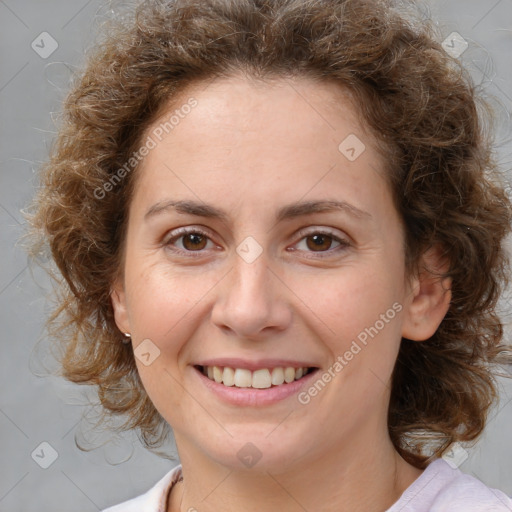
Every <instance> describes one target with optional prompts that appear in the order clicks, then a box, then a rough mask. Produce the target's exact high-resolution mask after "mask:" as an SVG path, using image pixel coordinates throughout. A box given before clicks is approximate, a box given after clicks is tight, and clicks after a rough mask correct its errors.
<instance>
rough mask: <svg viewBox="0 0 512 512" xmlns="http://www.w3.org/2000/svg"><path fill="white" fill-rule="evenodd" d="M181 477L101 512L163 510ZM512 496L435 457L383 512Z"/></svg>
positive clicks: (490, 509) (488, 508) (507, 501)
mask: <svg viewBox="0 0 512 512" xmlns="http://www.w3.org/2000/svg"><path fill="white" fill-rule="evenodd" d="M181 478H182V474H181V465H178V466H176V467H175V468H174V469H172V470H171V471H169V472H168V473H167V474H166V475H165V476H164V477H163V478H162V479H161V480H159V481H158V482H157V483H156V484H155V485H154V486H153V487H152V488H151V489H149V491H147V492H146V493H144V494H141V495H140V496H137V497H136V498H133V499H131V500H128V501H125V502H123V503H120V504H118V505H114V506H113V507H109V508H107V509H105V510H103V511H102V512H167V511H166V506H167V496H168V495H169V492H170V491H171V489H172V486H173V485H174V484H175V483H176V482H177V481H178V480H179V479H181ZM511 511H512V499H511V498H510V497H508V496H507V495H506V494H505V493H504V492H502V491H499V490H497V489H492V488H490V487H487V486H486V485H485V484H484V483H482V482H481V481H480V480H478V479H476V478H474V477H472V476H470V475H466V474H465V473H462V472H461V471H460V470H459V469H454V468H452V467H451V466H450V465H449V464H448V463H447V462H446V461H445V460H443V459H437V460H435V461H434V462H432V463H431V464H429V465H428V466H427V468H426V469H425V471H423V473H422V474H421V475H420V476H419V477H418V478H417V479H416V480H415V481H414V482H413V483H412V484H411V485H410V486H409V487H408V488H407V489H406V490H405V491H404V492H403V493H402V495H401V496H400V498H399V500H398V501H397V502H396V503H395V504H394V505H393V506H392V507H391V508H389V509H388V510H387V511H386V512H511Z"/></svg>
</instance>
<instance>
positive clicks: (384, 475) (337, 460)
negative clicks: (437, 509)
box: [167, 433, 422, 512]
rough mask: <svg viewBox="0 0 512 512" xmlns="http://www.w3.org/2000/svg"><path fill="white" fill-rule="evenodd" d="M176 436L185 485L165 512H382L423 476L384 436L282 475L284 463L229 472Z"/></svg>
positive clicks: (299, 463)
mask: <svg viewBox="0 0 512 512" xmlns="http://www.w3.org/2000/svg"><path fill="white" fill-rule="evenodd" d="M175 435H176V443H177V446H179V447H180V448H181V449H180V452H182V451H183V454H184V456H181V454H180V459H181V464H182V468H183V476H184V480H183V482H182V483H181V484H179V485H176V487H175V489H173V492H172V493H171V495H170V497H169V503H168V509H167V512H184V511H189V510H201V512H214V511H217V510H224V511H225V512H235V511H240V510H244V511H247V512H256V511H258V512H259V511H260V510H262V509H264V510H266V511H268V512H295V511H297V512H303V511H304V510H319V509H320V510H322V512H334V511H336V512H348V511H351V512H352V511H353V510H375V511H381V512H384V511H385V510H387V509H388V508H389V507H391V505H393V503H395V502H396V501H397V500H398V499H399V497H400V495H401V494H402V493H403V491H404V490H405V489H406V488H407V487H409V485H411V484H412V482H413V481H414V480H416V478H418V477H419V475H420V474H421V472H422V471H421V470H419V469H417V468H415V467H413V466H411V465H409V464H408V463H407V462H406V461H404V460H403V459H402V458H401V457H400V456H399V454H398V453H397V452H396V451H395V449H394V447H393V445H392V443H391V441H390V440H389V438H388V437H387V436H385V437H384V439H381V440H380V441H381V442H380V443H379V442H377V443H376V444H372V446H368V445H369V444H370V443H366V445H360V446H359V447H358V448H356V447H357V446H358V444H359V443H357V442H355V443H349V445H350V446H344V447H342V446H340V447H337V448H335V447H331V449H330V450H329V451H328V453H323V454H321V456H316V457H315V456H304V457H302V458H301V459H300V460H299V459H298V460H294V463H293V464H292V465H291V467H292V469H290V468H289V467H287V468H288V469H287V470H286V471H280V469H281V468H282V467H283V465H282V464H279V465H276V467H274V468H271V467H268V466H267V467H262V468H260V469H258V464H256V465H255V466H254V467H253V468H251V469H240V468H233V467H227V466H225V465H222V464H219V463H217V462H214V461H212V459H210V458H208V457H205V456H204V453H202V452H196V449H197V445H194V444H193V443H187V439H186V438H181V436H180V435H179V434H177V433H175ZM366 439H368V438H366ZM370 439H372V438H370ZM373 439H374V440H376V439H375V437H374V438H373ZM318 504H321V505H320V506H319V505H318Z"/></svg>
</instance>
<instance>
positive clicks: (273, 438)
mask: <svg viewBox="0 0 512 512" xmlns="http://www.w3.org/2000/svg"><path fill="white" fill-rule="evenodd" d="M478 102H480V99H479V98H478V97H476V95H475V92H474V90H473V88H472V85H471V82H470V80H469V78H468V77H467V75H466V73H465V72H464V71H463V70H462V69H461V68H460V66H459V65H458V63H457V61H455V60H454V59H453V58H452V57H450V56H449V55H448V54H446V53H445V52H444V50H443V48H442V47H441V46H440V44H439V43H437V42H436V41H435V38H434V35H433V34H432V33H431V32H430V29H429V26H428V25H426V24H425V22H424V21H421V20H415V19H414V18H412V17H408V16H406V14H401V13H400V12H399V11H397V10H396V9H395V8H394V7H393V5H391V3H389V2H367V1H363V0H326V1H309V0H275V1H272V2H266V1H261V0H237V1H236V2H235V1H233V0H207V1H205V0H201V1H199V0H177V1H167V2H161V1H146V2H144V3H142V4H141V5H140V6H139V7H138V9H137V12H136V15H135V16H134V17H133V19H128V18H125V19H124V20H123V21H122V22H121V23H119V25H118V26H117V27H110V28H109V31H108V35H107V36H106V37H105V38H104V40H102V41H101V43H99V44H98V47H97V50H96V52H95V53H94V54H93V55H92V56H91V57H90V60H89V63H88V66H87V69H86V70H85V72H84V74H83V76H82V77H81V79H80V80H79V81H78V82H77V84H76V85H75V87H74V88H73V90H72V91H71V93H70V95H69V96H68V98H67V101H66V104H65V113H66V121H65V124H64V125H63V126H62V128H61V131H60V133H59V136H58V138H57V141H56V144H55V146H54V148H53V152H52V155H51V159H50V161H49V162H48V164H47V165H46V166H45V167H44V169H43V175H42V178H43V184H42V188H41V191H40V194H39V197H38V202H37V205H36V211H35V213H34V217H33V219H32V222H33V225H34V227H35V229H37V230H39V231H41V232H43V233H44V236H45V238H46V239H47V240H48V243H49V247H50V248H51V252H52V256H53V258H54V260H55V262H56V264H57V266H58V269H59V271H60V273H61V274H62V276H63V282H62V286H63V288H62V291H63V294H62V295H61V303H60V308H59V309H58V310H57V311H56V312H55V315H54V316H53V318H52V322H53V323H52V325H53V326H54V328H55V329H54V330H55V331H56V330H57V329H60V331H59V336H60V339H61V342H62V343H63V344H64V347H66V350H65V353H64V354H63V357H62V361H61V362H62V368H63V371H62V375H63V376H64V377H66V378H67V379H69V380H71V381H73V382H81V383H94V384H97V385H98V388H99V396H100V398H101V400H102V404H103V406H104V408H105V413H106V414H125V415H127V421H126V425H125V426H126V428H127V429H128V428H137V429H139V431H140V433H141V437H142V439H143V440H144V441H145V443H146V445H147V446H154V445H156V444H158V442H159V441H161V440H162V438H163V436H162V435H160V437H159V434H161V432H162V426H163V427H164V430H165V427H166V426H168V425H169V426H170V427H171V428H172V431H173V433H174V436H175V440H176V445H177V448H178V453H179V456H180V461H181V464H180V465H179V466H178V467H177V468H175V469H173V470H171V471H169V473H167V474H166V475H165V476H164V477H163V478H162V479H161V480H160V481H159V482H158V483H157V484H156V485H155V486H154V487H153V488H152V489H151V490H150V491H148V493H146V494H144V495H141V496H138V497H136V498H134V499H133V500H130V501H129V502H125V503H123V504H119V505H117V506H114V507H111V508H109V509H107V510H108V512H127V511H131V510H144V511H148V512H149V511H151V512H156V511H160V512H162V511H167V512H176V511H194V510H198V511H201V512H203V511H214V510H220V509H222V510H226V511H239V510H244V511H253V510H262V509H263V510H266V511H290V512H291V511H299V510H322V511H331V510H332V511H334V510H336V511H341V510H347V511H348V510H350V511H354V510H356V511H359V510H361V511H388V512H391V511H392V512H398V511H415V512H420V511H431V510H440V511H441V510H450V511H454V510H461V511H462V510H464V511H465V512H466V511H470V510H471V511H473V510H474V511H476V510H478V511H480V510H481V511H483V510H499V511H501V510H503V511H505V510H512V500H511V499H510V498H508V497H507V496H506V495H505V494H504V493H503V492H501V491H499V490H496V489H490V488H488V487H486V486H485V485H484V484H483V483H481V482H479V481H478V480H476V479H474V478H472V477H469V476H467V475H464V474H463V473H461V472H460V471H459V470H458V469H457V468H456V464H453V463H451V464H449V463H448V462H447V461H446V460H445V459H443V458H441V456H442V455H443V453H445V454H446V450H447V449H449V448H450V449H452V450H453V449H459V450H460V449H461V447H460V446H461V445H460V444H458V443H459V442H464V441H471V440H474V439H476V438H477V437H478V436H479V434H480V433H481V432H482V430H483V428H484V426H485V420H486V416H487V412H488V410H489V407H490V406H491V405H492V403H493V401H494V400H495V398H496V388H495V382H494V378H493V373H492V370H493V365H495V364H496V363H509V362H510V361H509V360H507V359H506V356H505V350H506V348H507V347H505V346H504V345H503V344H501V340H502V324H501V323H500V321H499V319H498V318H497V316H496V312H495V308H496V301H497V299H498V297H499V294H500V291H501V290H502V288H503V286H504V285H505V284H506V281H507V280H506V276H507V272H508V267H507V259H506V256H505V252H504V248H503V239H504V237H505V236H506V235H507V233H508V232H509V230H510V220H511V208H510V203H509V201H508V199H507V197H506V195H505V194H504V192H503V189H502V188H501V187H500V186H499V183H498V182H497V177H498V174H497V172H498V170H497V169H496V168H495V165H494V163H493V161H492V158H491V156H490V155H491V146H490V143H489V139H488V137H487V134H486V133H485V132H484V130H483V129H482V123H481V120H480V119H479V114H478V111H477V104H478ZM63 327H64V328H63ZM123 341H128V343H122V342H123Z"/></svg>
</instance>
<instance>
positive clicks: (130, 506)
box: [101, 465, 181, 512]
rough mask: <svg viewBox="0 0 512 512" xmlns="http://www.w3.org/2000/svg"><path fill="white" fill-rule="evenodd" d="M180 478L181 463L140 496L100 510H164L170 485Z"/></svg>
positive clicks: (106, 511)
mask: <svg viewBox="0 0 512 512" xmlns="http://www.w3.org/2000/svg"><path fill="white" fill-rule="evenodd" d="M180 478H181V465H178V466H176V467H175V468H173V469H171V470H170V471H169V472H168V473H166V474H165V475H164V476H163V477H162V478H161V479H160V480H159V481H158V482H157V483H156V484H155V485H154V486H153V487H151V489H149V490H148V491H146V492H145V493H144V494H141V495H140V496H136V497H135V498H132V499H130V500H128V501H124V502H123V503H119V504H117V505H113V506H112V507H109V508H106V509H104V510H102V511H101V512H141V510H144V512H165V510H166V502H167V496H168V494H169V492H170V490H171V488H172V486H173V485H174V484H175V483H176V482H177V481H178V480H179V479H180Z"/></svg>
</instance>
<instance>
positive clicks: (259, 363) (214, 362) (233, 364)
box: [194, 357, 317, 371]
mask: <svg viewBox="0 0 512 512" xmlns="http://www.w3.org/2000/svg"><path fill="white" fill-rule="evenodd" d="M194 365H195V366H219V367H222V368H224V367H226V366H227V367H229V368H244V369H246V370H251V371H255V370H259V369H261V368H288V367H292V368H313V367H315V368H316V367H317V366H315V365H314V364H311V362H305V361H296V360H295V361H293V360H290V359H258V360H254V361H249V360H247V359H240V358H234V357H220V358H215V359H207V360H204V361H199V362H197V363H195V364H194Z"/></svg>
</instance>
